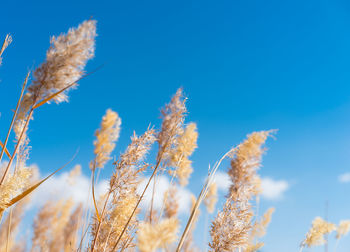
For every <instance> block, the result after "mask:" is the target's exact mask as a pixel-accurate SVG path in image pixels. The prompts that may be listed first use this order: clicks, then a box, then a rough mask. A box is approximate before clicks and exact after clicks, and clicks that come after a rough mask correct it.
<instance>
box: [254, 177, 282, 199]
mask: <svg viewBox="0 0 350 252" xmlns="http://www.w3.org/2000/svg"><path fill="white" fill-rule="evenodd" d="M261 187H262V194H261V195H262V197H264V198H266V199H269V200H277V199H281V198H283V194H284V193H285V191H287V189H288V188H289V184H288V182H287V181H285V180H273V179H272V178H268V177H266V178H262V179H261Z"/></svg>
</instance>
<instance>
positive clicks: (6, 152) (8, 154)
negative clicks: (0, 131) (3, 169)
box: [0, 141, 11, 161]
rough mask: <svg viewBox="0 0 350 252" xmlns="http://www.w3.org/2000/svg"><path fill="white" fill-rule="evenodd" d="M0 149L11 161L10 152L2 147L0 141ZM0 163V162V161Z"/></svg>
mask: <svg viewBox="0 0 350 252" xmlns="http://www.w3.org/2000/svg"><path fill="white" fill-rule="evenodd" d="M0 147H1V148H2V150H1V151H3V150H4V152H5V154H6V155H7V156H8V158H10V159H11V154H10V152H9V151H8V150H7V149H6V148H5V145H4V144H3V143H2V142H1V141H0ZM0 161H1V159H0Z"/></svg>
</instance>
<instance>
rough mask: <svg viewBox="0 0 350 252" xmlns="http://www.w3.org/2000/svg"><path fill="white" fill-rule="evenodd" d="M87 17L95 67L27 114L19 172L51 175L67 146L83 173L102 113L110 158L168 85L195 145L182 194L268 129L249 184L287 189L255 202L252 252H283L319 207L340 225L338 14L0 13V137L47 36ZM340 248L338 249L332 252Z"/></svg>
mask: <svg viewBox="0 0 350 252" xmlns="http://www.w3.org/2000/svg"><path fill="white" fill-rule="evenodd" d="M91 16H92V17H93V18H94V19H97V20H98V35H99V36H98V38H97V50H96V57H95V59H94V60H93V61H91V62H89V64H88V66H87V70H93V69H94V68H96V67H97V66H99V65H100V64H103V63H106V65H105V66H104V67H103V68H102V69H101V70H99V71H98V72H96V73H95V74H93V75H92V76H89V77H88V78H86V79H84V80H82V81H81V83H80V87H79V89H78V90H75V91H72V92H71V93H70V97H71V98H70V102H69V104H61V105H59V106H56V105H49V106H44V107H42V109H40V110H41V111H38V112H37V113H36V115H35V120H34V121H33V122H32V123H31V126H30V137H31V145H32V146H33V150H32V152H31V161H32V162H35V163H37V164H38V165H39V166H40V168H41V169H42V170H44V171H45V172H48V171H50V170H53V169H55V168H57V167H59V166H60V165H61V164H63V163H65V162H66V161H67V160H68V159H69V158H70V157H71V156H72V154H73V153H74V152H75V150H76V148H77V147H80V153H79V156H78V158H77V162H78V163H81V164H82V165H83V166H84V168H85V169H87V164H88V162H89V160H90V159H91V158H92V151H93V147H92V141H93V132H94V131H95V129H96V128H97V127H98V125H99V122H100V119H101V116H102V115H103V114H104V112H105V110H106V109H107V108H112V109H113V110H116V111H118V112H119V114H120V116H121V117H122V120H123V125H122V126H123V131H122V135H121V138H120V142H119V143H118V149H117V153H119V152H121V151H122V150H124V149H125V146H126V144H127V143H128V141H129V136H130V135H131V133H132V131H133V130H136V132H138V133H142V132H143V131H144V130H145V129H146V128H147V126H148V124H149V123H152V124H155V125H159V123H160V120H159V114H160V113H159V108H160V107H162V106H163V104H164V103H165V102H167V101H168V100H169V98H170V96H171V95H172V94H173V93H174V92H175V91H176V89H177V88H178V87H179V86H182V87H183V88H184V90H185V93H186V94H187V96H188V97H189V101H188V109H189V112H190V113H189V116H188V118H189V120H190V121H194V122H196V123H197V124H198V128H199V133H200V137H199V149H198V150H197V152H196V154H195V155H194V156H193V159H194V167H195V169H196V174H197V175H196V176H195V177H194V178H193V179H192V180H191V187H192V188H198V187H200V183H201V182H202V178H203V175H204V174H205V173H206V171H207V166H208V164H209V163H213V162H215V161H216V160H217V159H218V157H219V156H220V155H221V154H222V153H223V152H225V151H226V150H227V149H229V148H230V147H231V146H232V145H233V144H237V143H239V142H240V141H241V140H243V139H244V137H245V135H246V134H247V133H249V132H252V131H255V130H263V129H271V128H274V129H275V128H277V129H279V132H278V134H277V139H276V141H274V140H272V141H269V142H268V147H269V151H268V154H267V155H266V156H265V158H264V163H263V164H264V167H263V168H262V170H261V174H262V175H263V176H269V177H272V178H274V179H277V180H278V179H283V180H287V181H288V182H289V183H290V188H289V190H288V191H287V192H286V194H285V195H284V198H283V199H282V200H279V201H266V200H265V201H263V202H262V206H263V207H264V208H266V207H267V206H270V205H273V206H275V207H276V213H275V215H274V217H273V222H272V224H271V226H270V228H269V231H268V234H267V236H266V239H265V241H266V247H265V249H264V251H268V252H278V251H287V252H289V251H290V252H292V251H297V246H298V245H299V242H300V241H301V239H302V238H303V235H304V233H305V232H306V231H307V229H308V228H309V225H310V222H311V220H312V219H313V218H314V217H315V216H317V215H322V216H323V215H324V205H325V201H326V200H329V204H330V207H329V215H330V219H331V220H332V221H335V222H338V221H339V220H340V219H345V218H350V200H349V199H348V197H347V196H348V195H349V192H350V184H341V183H339V182H338V176H339V175H340V174H342V173H345V172H349V171H350V165H349V164H350V155H349V154H350V141H349V136H350V134H349V132H350V116H349V115H350V93H349V92H350V71H349V68H350V4H349V2H348V1H344V0H334V1H329V0H328V1H327V0H319V1H316V0H310V1H301V0H293V1H289V0H287V1H251V0H246V1H237V0H229V1H205V0H202V1H182V0H178V1H154V0H149V1H104V0H99V1H86V0H85V1H66V0H62V1H56V2H52V1H16V0H12V1H4V2H3V3H1V15H0V23H1V26H0V27H1V28H0V36H1V38H3V37H4V36H5V34H6V33H11V34H12V35H13V39H14V41H13V44H12V45H11V46H10V47H9V48H8V50H7V51H6V52H5V54H4V60H3V66H2V67H1V68H0V90H1V91H0V92H1V93H0V95H1V117H0V129H1V138H3V137H4V135H5V134H4V132H3V129H4V128H5V127H7V126H8V124H9V119H10V115H11V109H13V108H14V107H15V100H16V99H17V97H18V94H19V88H20V84H21V83H22V81H23V79H24V77H25V74H26V71H27V70H28V69H31V68H33V67H36V66H37V65H38V64H39V63H40V62H42V61H43V59H44V58H45V51H46V49H47V48H48V46H49V37H50V36H51V35H58V34H60V33H61V32H65V31H67V29H68V28H69V27H72V26H76V25H77V24H79V23H80V22H82V21H83V20H85V19H88V18H90V17H91ZM87 172H88V171H87V170H86V173H87ZM105 172H106V173H108V172H110V170H108V169H107V170H105ZM346 245H347V246H350V237H348V238H345V239H344V241H343V243H342V246H340V247H342V248H339V250H338V251H340V252H341V251H346ZM342 249H343V250H342ZM315 251H317V250H315Z"/></svg>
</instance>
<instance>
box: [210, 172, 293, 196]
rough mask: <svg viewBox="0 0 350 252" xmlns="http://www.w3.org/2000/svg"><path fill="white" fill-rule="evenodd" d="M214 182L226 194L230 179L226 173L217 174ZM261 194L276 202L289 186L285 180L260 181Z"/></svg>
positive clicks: (266, 178)
mask: <svg viewBox="0 0 350 252" xmlns="http://www.w3.org/2000/svg"><path fill="white" fill-rule="evenodd" d="M214 180H215V181H216V184H217V186H218V190H219V191H223V192H227V190H228V188H229V186H230V183H231V182H230V178H229V176H228V175H227V173H224V172H217V173H216V174H215V178H214ZM261 187H262V193H261V196H262V197H263V198H265V199H269V200H278V199H281V198H283V194H284V193H285V192H286V191H287V190H288V188H289V184H288V182H287V181H285V180H274V179H272V178H269V177H264V178H262V179H261Z"/></svg>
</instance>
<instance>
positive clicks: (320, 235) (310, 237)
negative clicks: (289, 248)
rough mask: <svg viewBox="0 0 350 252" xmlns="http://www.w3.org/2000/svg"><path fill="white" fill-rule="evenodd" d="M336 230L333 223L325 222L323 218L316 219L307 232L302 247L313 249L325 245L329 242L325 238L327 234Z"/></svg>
mask: <svg viewBox="0 0 350 252" xmlns="http://www.w3.org/2000/svg"><path fill="white" fill-rule="evenodd" d="M335 229H336V227H335V225H334V224H333V223H330V222H327V221H325V220H323V219H322V218H321V217H316V218H315V219H314V220H313V221H312V226H311V228H310V230H309V231H308V232H307V234H306V237H305V239H304V240H303V241H302V243H301V245H300V246H301V247H305V246H308V247H312V246H320V245H323V244H325V243H326V242H327V241H326V239H325V238H324V236H325V235H326V234H329V233H331V232H332V231H334V230H335Z"/></svg>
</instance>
